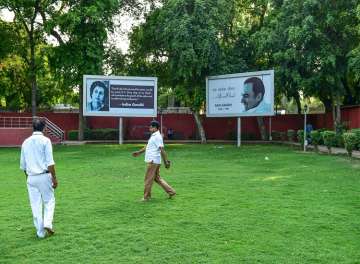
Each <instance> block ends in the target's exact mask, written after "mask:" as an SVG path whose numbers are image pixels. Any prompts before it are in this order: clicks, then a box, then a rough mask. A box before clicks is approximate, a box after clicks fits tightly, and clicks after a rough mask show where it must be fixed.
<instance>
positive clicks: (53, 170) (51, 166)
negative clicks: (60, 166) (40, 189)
mask: <svg viewBox="0 0 360 264" xmlns="http://www.w3.org/2000/svg"><path fill="white" fill-rule="evenodd" d="M48 171H49V172H50V173H51V180H52V183H53V184H52V185H53V188H54V189H56V187H57V186H58V182H57V179H56V173H55V165H50V166H48Z"/></svg>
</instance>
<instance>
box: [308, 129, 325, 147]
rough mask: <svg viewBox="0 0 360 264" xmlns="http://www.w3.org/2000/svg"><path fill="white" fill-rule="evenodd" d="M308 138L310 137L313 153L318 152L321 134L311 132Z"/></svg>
mask: <svg viewBox="0 0 360 264" xmlns="http://www.w3.org/2000/svg"><path fill="white" fill-rule="evenodd" d="M310 137H311V144H313V145H314V147H315V151H318V150H319V148H318V146H319V145H321V143H322V136H321V132H320V131H319V130H312V131H311V132H310Z"/></svg>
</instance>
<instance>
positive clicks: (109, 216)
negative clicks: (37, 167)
mask: <svg viewBox="0 0 360 264" xmlns="http://www.w3.org/2000/svg"><path fill="white" fill-rule="evenodd" d="M138 147H139V145H124V146H117V145H86V146H59V147H55V149H54V156H55V162H56V163H57V164H56V166H57V167H56V168H57V175H58V179H59V187H58V189H57V191H56V199H57V201H56V202H57V204H56V206H57V207H56V210H55V222H54V227H55V230H56V235H55V236H53V237H50V238H47V239H44V240H39V239H36V237H35V229H34V227H33V224H32V217H31V210H30V205H29V201H28V197H27V190H26V185H25V177H24V175H23V173H22V172H21V171H20V170H19V149H10V148H9V149H7V148H5V149H4V148H3V149H0V164H1V170H0V263H51V262H52V263H159V264H160V263H360V162H359V161H357V160H349V159H348V158H346V157H339V156H328V155H318V154H314V153H306V154H304V153H302V152H300V151H297V150H295V149H292V148H288V147H283V146H255V145H254V146H253V145H248V146H246V145H245V146H243V147H241V148H240V149H238V148H236V147H234V146H216V145H206V146H202V145H168V146H166V149H167V151H168V154H169V158H170V159H171V161H172V168H171V169H170V170H165V169H162V171H161V172H162V174H161V175H162V176H163V178H165V179H166V180H167V181H168V182H169V183H170V184H171V185H172V186H173V187H174V188H175V189H176V190H177V192H178V195H177V196H176V197H175V198H174V199H172V200H168V199H167V196H166V194H165V193H164V192H163V191H162V190H161V189H160V188H159V187H158V186H156V185H154V188H153V199H152V201H150V202H148V203H140V202H139V200H140V198H141V197H142V192H143V178H144V170H145V166H144V163H143V156H141V157H139V158H133V157H131V155H130V154H131V152H132V151H133V150H136V149H137V148H138ZM265 157H268V159H265Z"/></svg>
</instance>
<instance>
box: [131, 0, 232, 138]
mask: <svg viewBox="0 0 360 264" xmlns="http://www.w3.org/2000/svg"><path fill="white" fill-rule="evenodd" d="M232 4H234V2H233V1H209V0H185V1H183V0H181V1H180V0H170V1H166V2H164V4H163V6H161V7H160V8H157V9H155V10H154V11H152V12H151V13H150V14H149V15H148V16H147V17H146V21H145V23H144V24H142V25H140V26H139V27H138V28H135V29H134V31H133V34H132V35H131V38H130V39H131V44H130V58H131V61H132V65H133V66H134V67H135V69H136V70H138V71H139V72H138V73H142V72H144V71H145V72H147V71H151V72H153V73H158V74H159V75H158V76H162V77H163V80H164V81H163V82H162V83H161V84H162V85H164V86H167V87H172V88H174V89H175V91H177V92H176V94H177V95H181V96H182V98H181V99H180V100H182V101H184V102H186V104H187V106H190V107H191V108H192V110H193V112H194V117H195V121H196V123H197V126H198V129H199V134H200V136H201V140H202V142H205V141H206V137H205V132H204V129H203V126H202V123H201V120H200V117H199V111H200V109H202V108H204V106H205V77H206V76H208V75H212V74H217V73H220V72H222V71H223V67H224V66H226V65H225V64H223V63H221V62H222V59H221V57H223V55H224V54H223V51H222V48H221V45H222V43H221V42H222V40H221V37H220V36H221V35H223V34H224V33H225V32H224V25H227V26H228V25H229V23H230V22H231V21H232V15H233V13H234V12H232V11H233V8H230V9H229V8H228V7H229V6H230V5H232ZM178 99H179V98H178Z"/></svg>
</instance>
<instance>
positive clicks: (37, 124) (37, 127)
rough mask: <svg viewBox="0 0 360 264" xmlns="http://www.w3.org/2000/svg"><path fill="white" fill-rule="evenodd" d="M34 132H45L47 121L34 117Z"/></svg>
mask: <svg viewBox="0 0 360 264" xmlns="http://www.w3.org/2000/svg"><path fill="white" fill-rule="evenodd" d="M32 125H33V130H34V131H39V132H43V131H44V128H45V120H44V119H42V118H40V117H36V116H35V117H34V118H33V122H32Z"/></svg>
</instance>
